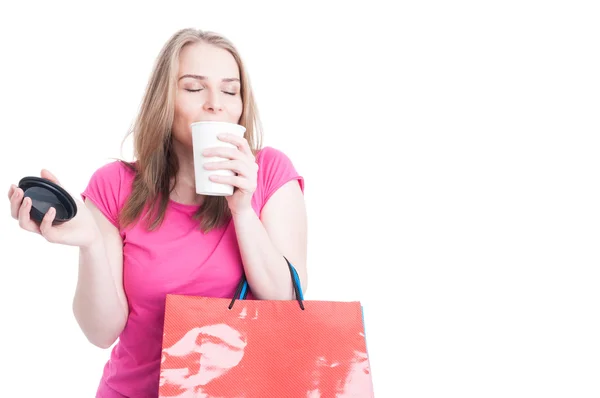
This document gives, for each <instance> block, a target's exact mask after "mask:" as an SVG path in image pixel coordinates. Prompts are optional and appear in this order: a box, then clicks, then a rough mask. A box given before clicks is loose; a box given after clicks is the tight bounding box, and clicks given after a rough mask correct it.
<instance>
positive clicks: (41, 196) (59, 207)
mask: <svg viewBox="0 0 600 398" xmlns="http://www.w3.org/2000/svg"><path fill="white" fill-rule="evenodd" d="M19 188H21V189H22V190H23V192H24V193H25V195H24V197H29V198H31V211H30V212H29V214H30V217H31V219H32V220H33V221H35V222H37V223H38V224H39V223H40V222H42V219H43V218H44V215H45V214H46V212H47V211H48V210H49V209H50V208H51V207H54V209H55V210H56V216H55V217H54V221H53V222H52V224H53V225H57V224H62V223H64V222H66V221H69V220H70V219H72V218H73V217H75V215H76V214H77V203H75V200H74V199H73V197H72V196H71V195H69V193H68V192H67V191H65V190H64V189H63V188H62V187H60V186H59V185H57V184H55V183H53V182H52V181H50V180H47V179H45V178H40V177H24V178H22V179H21V181H19Z"/></svg>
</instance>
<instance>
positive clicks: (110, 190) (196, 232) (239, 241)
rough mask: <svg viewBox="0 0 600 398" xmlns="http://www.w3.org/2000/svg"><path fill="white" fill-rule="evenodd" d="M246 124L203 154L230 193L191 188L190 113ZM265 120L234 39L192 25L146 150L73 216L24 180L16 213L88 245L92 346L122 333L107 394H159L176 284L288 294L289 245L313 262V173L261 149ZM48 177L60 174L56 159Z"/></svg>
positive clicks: (152, 110)
mask: <svg viewBox="0 0 600 398" xmlns="http://www.w3.org/2000/svg"><path fill="white" fill-rule="evenodd" d="M205 120H211V121H225V122H233V123H238V124H241V125H243V126H244V127H245V128H246V133H245V135H244V137H243V138H236V137H235V136H230V135H225V136H223V137H222V138H221V139H222V140H223V141H225V142H229V143H232V144H234V145H235V147H236V148H235V149H229V148H226V149H224V148H211V149H208V150H207V151H206V153H205V156H218V157H221V158H226V159H228V160H226V161H219V162H213V167H216V168H220V169H227V170H233V171H234V172H235V173H236V174H237V175H235V176H233V177H218V178H215V179H214V181H216V182H221V183H225V184H231V185H233V186H234V187H235V191H234V193H233V195H232V196H228V197H211V196H206V197H203V196H200V195H197V194H196V192H195V187H194V165H193V154H192V140H191V130H190V124H191V123H193V122H197V121H205ZM258 126H259V122H258V116H257V111H256V106H255V103H254V98H253V95H252V89H251V87H250V83H249V80H248V76H247V74H246V70H245V68H244V64H243V62H242V61H241V59H240V56H239V54H238V52H237V50H236V49H235V47H234V46H233V45H232V44H231V43H230V42H229V41H227V40H226V39H225V38H223V37H221V36H219V35H217V34H214V33H210V32H202V31H196V30H191V29H185V30H181V31H179V32H177V33H175V34H174V35H173V36H172V37H171V39H170V40H169V41H168V42H167V43H166V44H165V46H164V47H163V49H162V50H161V52H160V54H159V56H158V59H157V62H156V65H155V67H154V70H153V72H152V74H151V77H150V80H149V83H148V86H147V89H146V92H145V96H144V99H143V102H142V105H141V108H140V112H139V115H138V117H137V119H136V122H135V124H134V127H133V134H134V148H135V158H136V161H135V162H133V163H126V162H121V161H117V162H111V163H108V164H106V165H104V166H102V167H101V168H99V169H98V170H97V171H96V172H95V173H94V174H93V176H92V177H91V179H90V181H89V184H88V186H87V187H86V189H85V190H84V192H83V193H82V198H83V202H78V212H77V216H76V217H75V218H74V219H72V220H71V221H69V222H67V223H64V224H62V225H59V226H52V220H53V217H54V215H55V211H53V210H52V209H51V210H50V211H49V212H48V213H47V214H46V216H45V217H44V219H43V221H42V223H41V224H40V225H39V226H38V225H36V224H35V223H34V222H33V221H32V220H31V219H30V217H29V211H30V209H31V201H30V200H29V198H26V199H25V200H23V192H22V190H20V189H18V188H17V187H15V186H14V185H13V186H12V187H11V188H10V191H9V197H10V202H11V213H12V216H13V217H14V218H15V219H18V220H19V225H20V226H21V227H22V228H24V229H26V230H28V231H31V232H36V233H39V234H41V235H42V236H44V237H45V238H46V239H47V240H48V241H50V242H53V243H59V244H65V245H73V246H78V247H79V249H80V264H79V277H78V283H77V288H76V292H75V297H74V301H73V311H74V314H75V317H76V319H77V321H78V323H79V325H80V327H81V329H82V331H83V333H84V334H85V335H86V337H87V338H88V339H89V341H90V342H92V343H93V344H94V345H96V346H98V347H102V348H108V347H110V346H112V345H113V343H115V342H116V341H117V339H118V342H117V344H115V345H114V347H113V350H112V352H111V357H110V360H109V361H108V362H107V364H106V366H105V368H104V373H103V376H102V379H101V382H100V385H99V388H98V393H97V396H98V397H103V398H113V397H142V396H143V397H152V396H157V392H158V385H159V369H160V360H161V340H162V330H163V329H162V328H163V321H164V300H165V296H166V294H167V293H177V294H186V295H199V296H208V297H227V298H231V297H233V295H234V290H235V288H236V285H237V284H238V282H239V280H240V277H241V276H242V273H245V275H246V277H247V280H248V283H249V285H250V287H251V291H252V295H253V297H254V298H256V299H270V300H287V299H292V298H293V297H294V296H293V287H292V283H291V278H290V272H289V269H288V266H287V263H286V261H285V259H284V256H285V257H287V258H288V259H289V260H290V262H291V263H292V264H294V266H295V267H296V269H297V271H298V273H299V275H300V279H301V285H302V288H303V290H305V289H306V285H307V282H306V280H307V273H306V212H305V207H304V198H303V188H304V185H303V184H304V180H303V178H302V177H301V176H299V175H298V173H297V172H296V170H295V169H294V166H293V165H292V163H291V161H290V160H289V159H288V158H287V156H286V155H284V154H283V153H282V152H280V151H278V150H276V149H273V148H269V147H265V148H262V149H261V148H260V141H261V140H260V131H259V130H258ZM42 177H45V178H48V179H51V180H53V181H56V178H55V177H54V176H53V175H52V174H50V173H49V172H48V171H45V170H44V171H42Z"/></svg>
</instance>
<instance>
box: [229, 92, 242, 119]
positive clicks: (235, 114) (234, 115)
mask: <svg viewBox="0 0 600 398" xmlns="http://www.w3.org/2000/svg"><path fill="white" fill-rule="evenodd" d="M227 108H228V110H229V114H230V116H231V119H232V121H233V122H234V123H237V122H238V120H239V118H240V116H242V111H243V110H244V106H243V104H242V99H241V98H235V99H234V100H232V101H231V103H229V106H228V107H227Z"/></svg>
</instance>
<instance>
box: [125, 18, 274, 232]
mask: <svg viewBox="0 0 600 398" xmlns="http://www.w3.org/2000/svg"><path fill="white" fill-rule="evenodd" d="M198 42H203V43H207V44H211V45H214V46H217V47H220V48H223V49H225V50H227V51H228V52H229V53H230V54H231V55H232V56H233V57H234V59H235V61H236V62H237V65H238V67H239V70H240V83H241V97H242V103H243V110H242V115H241V117H240V120H239V124H241V125H242V126H244V127H245V128H246V132H245V134H244V138H246V140H247V141H248V143H249V144H250V148H251V149H252V151H253V152H254V154H256V152H257V151H258V150H259V149H260V147H261V145H262V143H261V140H262V132H261V127H260V120H259V117H258V111H257V109H256V104H255V102H254V96H253V93H252V88H251V85H250V80H249V78H248V74H247V71H246V68H245V67H244V63H243V62H242V59H241V57H240V55H239V52H238V51H237V49H236V48H235V47H234V45H233V44H232V43H231V42H230V41H229V40H227V39H226V38H224V37H223V36H221V35H219V34H217V33H214V32H205V31H202V30H196V29H182V30H180V31H178V32H176V33H175V34H174V35H173V36H172V37H171V38H170V39H169V40H168V41H167V42H166V43H165V45H164V46H163V48H162V50H161V51H160V53H159V55H158V58H157V60H156V63H155V65H154V68H153V71H152V74H151V76H150V79H149V81H148V85H147V87H146V91H145V93H144V97H143V100H142V104H141V107H140V110H139V113H138V115H137V118H136V119H135V122H134V124H133V127H132V129H131V131H130V132H129V134H131V133H133V148H134V158H135V159H136V161H135V162H132V163H127V162H125V164H126V165H128V166H129V167H130V168H131V169H132V170H133V171H134V172H135V179H134V181H133V191H132V193H131V195H130V197H129V198H128V200H127V202H126V203H125V206H124V208H123V210H122V212H121V214H120V216H119V218H120V222H121V225H122V226H126V225H128V224H131V223H133V222H135V221H136V220H137V219H138V218H139V217H140V216H141V215H142V211H143V210H144V208H145V207H146V206H148V212H147V213H146V216H145V218H146V221H147V222H148V229H150V230H153V229H155V228H157V227H158V226H160V224H161V223H162V221H163V220H164V217H165V212H166V209H167V205H168V204H169V196H170V194H171V191H172V190H173V188H174V186H175V178H176V175H177V172H178V168H179V163H178V159H177V155H176V154H175V152H174V151H173V150H172V135H171V129H172V126H173V119H174V113H175V94H176V89H177V75H178V73H179V54H180V53H181V50H182V49H183V48H184V47H185V46H186V45H189V44H193V43H198ZM129 134H128V135H129ZM230 217H231V213H230V211H229V207H228V206H227V201H226V200H225V198H224V197H218V196H207V197H206V198H205V200H204V202H203V204H202V206H201V207H200V209H199V210H198V211H197V212H196V214H195V215H194V218H195V219H197V220H199V221H200V228H201V229H202V230H203V231H204V232H208V231H210V230H211V229H213V228H218V227H221V226H223V225H225V224H226V223H227V222H228V221H229V219H230Z"/></svg>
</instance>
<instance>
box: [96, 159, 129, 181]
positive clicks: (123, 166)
mask: <svg viewBox="0 0 600 398" xmlns="http://www.w3.org/2000/svg"><path fill="white" fill-rule="evenodd" d="M133 177H135V164H134V163H127V162H124V161H122V160H114V161H111V162H108V163H106V164H104V165H102V166H100V167H98V168H97V169H96V170H95V171H94V173H93V174H92V179H94V178H101V179H105V180H113V181H115V180H121V179H123V178H126V179H127V178H133Z"/></svg>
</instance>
